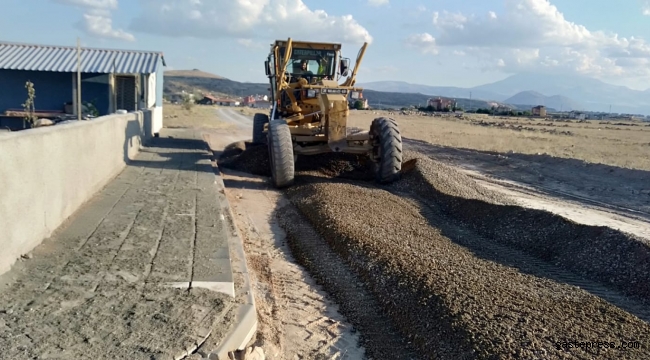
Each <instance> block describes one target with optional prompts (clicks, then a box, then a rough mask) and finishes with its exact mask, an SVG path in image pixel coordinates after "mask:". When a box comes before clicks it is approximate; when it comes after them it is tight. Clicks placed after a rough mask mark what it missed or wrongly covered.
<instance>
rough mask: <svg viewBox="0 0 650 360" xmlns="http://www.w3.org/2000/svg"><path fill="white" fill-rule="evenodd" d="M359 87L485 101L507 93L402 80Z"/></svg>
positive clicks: (502, 98) (377, 82) (504, 97)
mask: <svg viewBox="0 0 650 360" xmlns="http://www.w3.org/2000/svg"><path fill="white" fill-rule="evenodd" d="M358 85H359V86H360V87H362V88H364V89H369V90H375V91H385V92H393V93H415V94H417V93H420V94H425V95H431V96H444V97H449V98H463V99H466V98H469V97H470V92H471V98H472V99H476V100H485V101H503V100H505V99H506V98H508V95H504V94H499V93H496V92H492V91H482V90H473V89H465V88H459V87H453V86H428V85H419V84H411V83H407V82H404V81H374V82H368V83H360V84H358Z"/></svg>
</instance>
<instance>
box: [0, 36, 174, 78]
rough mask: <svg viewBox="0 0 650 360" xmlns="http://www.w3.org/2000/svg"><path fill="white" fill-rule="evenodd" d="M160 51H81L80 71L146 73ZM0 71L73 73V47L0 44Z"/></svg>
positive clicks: (74, 52)
mask: <svg viewBox="0 0 650 360" xmlns="http://www.w3.org/2000/svg"><path fill="white" fill-rule="evenodd" d="M160 59H162V61H163V65H165V66H166V64H165V59H164V57H163V54H162V53H161V52H154V51H134V50H113V49H95V48H83V47H82V48H81V72H83V73H104V74H106V73H112V72H115V73H123V74H150V73H154V72H156V69H157V67H158V61H159V60H160ZM0 69H9V70H35V71H54V72H76V71H77V48H76V47H73V46H54V45H33V44H19V43H9V42H0Z"/></svg>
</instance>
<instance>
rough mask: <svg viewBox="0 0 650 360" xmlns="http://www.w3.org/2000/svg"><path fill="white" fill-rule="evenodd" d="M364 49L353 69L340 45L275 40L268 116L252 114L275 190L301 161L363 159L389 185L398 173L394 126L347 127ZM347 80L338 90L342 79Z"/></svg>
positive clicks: (381, 122)
mask: <svg viewBox="0 0 650 360" xmlns="http://www.w3.org/2000/svg"><path fill="white" fill-rule="evenodd" d="M367 46H368V44H367V43H365V44H363V46H362V47H361V50H360V51H359V54H358V56H357V60H356V63H355V66H354V69H352V70H351V69H350V60H349V59H348V58H343V57H342V54H341V44H335V43H315V42H306V41H293V40H292V39H291V38H289V39H288V40H287V41H283V40H277V41H276V42H275V43H274V44H272V45H271V51H270V54H269V56H268V58H267V60H266V61H265V63H264V65H265V68H266V75H267V76H268V78H269V80H270V84H271V87H270V91H271V101H272V109H271V112H270V114H268V115H267V114H262V113H258V114H255V117H254V121H253V142H254V143H266V144H267V145H268V151H269V159H270V161H269V163H270V166H271V175H272V180H273V184H274V185H275V186H276V187H278V188H282V187H287V186H290V185H292V184H293V182H294V171H295V162H296V160H297V157H298V156H299V155H317V154H322V153H328V152H343V153H351V154H359V155H367V156H368V158H369V159H370V160H371V163H372V164H373V166H374V170H375V173H376V180H377V181H378V182H380V183H390V182H393V181H395V180H397V179H398V177H399V175H400V170H401V168H402V138H401V135H400V132H399V129H398V126H397V123H396V122H395V120H393V119H390V118H385V117H380V118H376V119H374V120H373V122H372V124H371V126H370V129H369V131H361V130H358V129H350V128H349V127H348V117H349V108H350V106H349V101H350V100H352V101H356V100H358V99H361V98H362V90H363V89H361V88H357V87H354V84H355V81H356V75H357V71H358V70H359V65H360V63H361V60H362V59H363V55H364V53H365V51H366V47H367ZM344 77H347V78H346V79H345V81H343V82H342V83H341V84H339V80H340V79H341V78H344Z"/></svg>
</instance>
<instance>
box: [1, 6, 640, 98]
mask: <svg viewBox="0 0 650 360" xmlns="http://www.w3.org/2000/svg"><path fill="white" fill-rule="evenodd" d="M2 4H3V15H4V16H3V21H1V22H0V41H12V42H24V43H36V44H51V45H76V42H77V38H79V39H80V41H81V44H82V45H83V46H89V47H102V48H116V49H134V50H156V51H162V52H163V53H164V55H165V60H166V63H167V69H166V70H186V69H200V70H203V71H207V72H211V73H215V74H218V75H221V76H224V77H226V78H229V79H232V80H236V81H245V82H266V81H267V79H266V78H265V74H264V60H265V59H266V56H267V55H268V52H269V49H270V44H271V43H272V42H273V41H275V40H276V39H287V38H288V37H291V38H293V39H296V40H307V41H328V42H340V43H342V44H343V54H344V56H345V57H348V58H350V59H351V62H352V63H354V61H355V59H356V56H357V53H358V51H359V49H360V47H361V45H362V44H363V43H364V42H368V43H369V46H368V49H367V51H366V54H365V57H364V59H363V62H362V64H361V69H360V71H359V74H358V76H357V82H358V83H364V82H370V81H383V80H393V81H406V82H410V83H416V84H425V85H431V86H459V87H471V86H477V85H482V84H485V83H490V82H494V81H497V80H501V79H503V78H506V77H508V76H510V75H512V74H516V73H520V72H537V73H549V74H566V75H571V74H580V75H586V76H589V77H594V78H598V79H600V80H603V81H605V82H608V83H611V84H616V85H625V86H628V87H630V88H633V89H639V90H645V89H648V88H650V38H649V37H650V0H648V1H646V0H624V1H612V0H551V1H549V0H463V1H455V0H399V1H398V0H328V1H322V0H321V1H316V0H3V1H2Z"/></svg>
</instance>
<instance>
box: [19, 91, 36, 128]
mask: <svg viewBox="0 0 650 360" xmlns="http://www.w3.org/2000/svg"><path fill="white" fill-rule="evenodd" d="M25 89H27V100H25V103H24V104H22V105H23V109H24V111H25V113H26V114H25V116H24V120H23V129H24V128H26V127H27V126H26V123H27V122H29V123H30V124H33V123H34V121H36V115H35V112H36V110H35V107H34V99H35V98H36V90H34V84H33V83H32V82H31V81H29V80H27V82H26V83H25Z"/></svg>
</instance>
